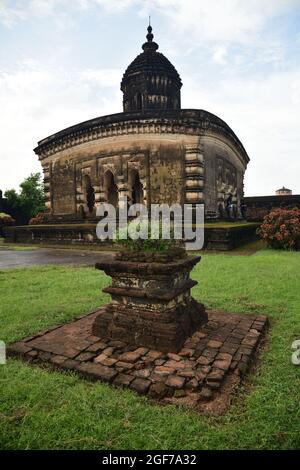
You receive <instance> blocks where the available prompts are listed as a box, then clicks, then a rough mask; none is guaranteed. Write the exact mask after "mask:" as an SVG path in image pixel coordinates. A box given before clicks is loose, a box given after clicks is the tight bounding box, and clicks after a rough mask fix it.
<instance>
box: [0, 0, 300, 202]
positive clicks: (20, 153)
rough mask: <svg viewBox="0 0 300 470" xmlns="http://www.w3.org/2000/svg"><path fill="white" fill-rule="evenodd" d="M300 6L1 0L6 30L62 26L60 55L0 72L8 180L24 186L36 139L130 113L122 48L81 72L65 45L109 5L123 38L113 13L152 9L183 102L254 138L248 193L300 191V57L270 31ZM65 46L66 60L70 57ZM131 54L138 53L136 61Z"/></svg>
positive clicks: (247, 141) (223, 0) (263, 0)
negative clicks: (34, 23) (40, 23)
mask: <svg viewBox="0 0 300 470" xmlns="http://www.w3.org/2000/svg"><path fill="white" fill-rule="evenodd" d="M70 4H71V6H70ZM296 7H298V8H299V7H300V5H299V0H247V1H245V0H210V1H209V2H207V1H206V0H197V1H196V0H184V1H183V0H151V1H150V0H72V1H71V0H15V1H12V0H11V1H10V0H0V22H2V23H3V25H4V26H5V27H7V28H18V24H19V23H20V22H24V21H27V20H30V19H31V18H47V17H51V22H50V21H49V31H48V32H49V37H50V32H51V33H52V34H53V24H54V25H55V26H56V27H57V28H59V32H60V42H59V44H60V46H59V49H58V50H57V53H55V54H56V55H55V54H53V55H51V57H41V58H40V59H39V60H38V61H36V60H32V59H28V58H27V59H26V60H23V62H22V63H21V64H19V65H18V66H16V65H15V64H14V63H10V64H9V72H8V69H5V70H2V71H1V69H0V107H1V114H0V126H1V127H0V128H1V130H2V139H1V151H0V152H1V154H0V162H1V172H0V174H1V176H2V175H3V174H5V186H6V187H12V186H16V185H17V184H18V183H19V182H20V181H21V180H22V179H23V178H24V177H25V176H27V175H28V173H30V172H31V171H33V170H34V169H37V168H39V165H38V162H37V158H36V156H35V155H34V154H33V152H32V148H33V147H34V146H35V145H36V142H37V140H39V139H41V138H44V137H46V136H47V135H50V134H52V133H54V132H56V131H59V130H61V129H63V128H65V127H67V126H70V125H72V124H76V123H77V122H82V121H84V120H87V119H91V118H93V117H95V116H99V115H105V114H111V113H114V112H119V111H120V110H121V107H122V106H121V103H122V96H121V92H120V90H119V84H120V80H121V77H122V73H123V70H121V69H120V68H118V64H117V63H114V60H115V59H114V57H113V52H114V51H113V50H112V51H111V54H112V58H111V61H110V62H108V64H107V65H106V68H104V69H100V68H99V66H98V67H97V66H95V67H94V68H93V64H94V63H95V64H96V63H98V64H99V60H97V61H96V59H95V62H93V60H92V59H91V61H90V63H91V66H89V67H88V68H85V69H84V70H80V69H72V63H71V66H70V62H69V59H70V61H71V60H72V45H71V42H68V41H66V42H64V31H65V30H66V27H68V28H69V29H70V28H72V26H74V25H75V26H76V28H77V27H78V32H79V34H82V33H83V34H84V33H86V31H84V30H82V31H81V30H80V21H79V15H84V14H86V13H89V14H90V13H91V12H93V13H94V12H100V13H102V12H104V13H105V14H106V15H107V16H106V18H105V21H111V25H112V28H111V34H112V36H114V39H115V40H116V42H117V40H118V39H117V38H118V37H120V36H118V34H121V33H120V31H119V30H118V31H116V30H114V19H113V18H110V17H109V16H108V15H111V16H113V15H124V14H125V13H126V12H131V13H132V17H133V20H132V21H136V16H135V15H136V14H138V15H139V16H140V17H142V18H145V20H146V18H147V16H148V14H149V13H150V14H151V15H152V23H153V26H154V32H155V33H156V32H157V33H158V31H156V27H155V24H156V19H157V18H159V19H160V22H161V20H162V19H163V24H165V25H166V27H165V29H163V30H160V31H159V36H160V38H161V39H162V42H164V43H165V45H164V48H163V49H164V50H163V51H162V52H163V53H165V54H166V56H167V57H169V58H170V59H171V60H172V61H174V65H175V66H176V68H178V70H179V71H180V73H181V75H182V78H183V82H184V86H183V89H182V106H183V107H192V108H202V109H207V110H208V111H211V112H213V113H215V114H217V115H219V116H220V117H221V118H222V119H224V120H225V121H226V122H228V124H229V125H230V126H231V127H232V129H233V130H234V131H235V132H236V134H237V135H238V137H239V138H240V139H241V141H242V142H243V144H244V145H245V147H246V150H247V151H248V153H249V156H250V158H251V162H250V165H249V168H248V170H247V172H246V193H247V194H267V193H273V192H274V190H275V189H276V188H277V187H280V186H282V185H283V184H284V185H285V186H288V187H291V188H292V189H293V190H295V191H296V192H298V193H300V183H299V177H298V175H299V173H300V158H299V148H300V137H299V135H300V133H299V122H300V106H299V104H300V64H299V62H298V64H297V63H296V60H297V58H296V57H293V60H292V61H290V63H289V62H288V61H287V54H288V52H289V51H288V46H287V42H285V41H284V39H285V38H284V37H283V36H280V34H278V31H277V29H276V30H275V29H273V30H270V29H269V24H270V22H271V20H272V19H274V18H276V17H280V16H281V15H282V17H284V15H286V13H289V12H290V18H292V15H293V14H294V11H296V10H294V11H293V10H292V9H293V8H296ZM129 8H131V10H129ZM76 15H77V16H76ZM127 18H128V16H127ZM118 24H119V23H118ZM126 27H127V26H126ZM124 29H125V26H124ZM3 31H4V33H5V28H3ZM54 34H56V30H55V32H54ZM299 35H300V33H299V34H298V36H297V35H295V41H297V37H298V40H299V37H300V36H299ZM2 37H3V38H4V34H3V36H2ZM52 37H53V36H52ZM99 37H101V31H99ZM138 40H139V38H137V41H138ZM83 41H84V38H83ZM159 42H160V41H159ZM166 45H167V47H166ZM126 47H128V48H129V47H130V45H129V44H127V45H126ZM126 47H125V45H124V54H125V49H126ZM64 48H66V50H67V54H65V56H64V57H67V59H68V63H67V65H65V62H64V60H62V59H61V57H62V55H61V54H62V50H63V49H64ZM130 50H132V49H130ZM96 51H97V45H96V44H95V52H96ZM137 53H138V50H137ZM96 55H97V53H95V56H96ZM172 55H173V58H172ZM131 58H132V57H131V52H130V54H128V63H129V61H130V60H131ZM174 58H175V60H174ZM49 63H50V64H51V65H49ZM47 64H48V65H47ZM291 64H292V65H291ZM114 67H116V68H114ZM0 185H2V186H3V180H2V178H1V183H0ZM1 189H2V188H1Z"/></svg>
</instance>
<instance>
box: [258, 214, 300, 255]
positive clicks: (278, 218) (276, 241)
mask: <svg viewBox="0 0 300 470" xmlns="http://www.w3.org/2000/svg"><path fill="white" fill-rule="evenodd" d="M257 233H258V235H259V236H260V237H261V238H262V239H263V240H264V241H265V242H266V243H267V245H268V246H269V247H271V248H275V249H283V250H297V249H299V248H300V209H298V208H294V209H273V210H272V211H271V212H270V213H269V214H268V215H266V216H265V218H264V220H263V223H262V224H261V226H260V227H259V228H258V230H257Z"/></svg>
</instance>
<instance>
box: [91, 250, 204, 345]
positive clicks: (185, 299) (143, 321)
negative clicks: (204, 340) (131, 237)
mask: <svg viewBox="0 0 300 470" xmlns="http://www.w3.org/2000/svg"><path fill="white" fill-rule="evenodd" d="M200 259H201V258H200V256H187V255H186V252H185V251H184V250H183V249H182V248H177V249H173V250H168V251H167V252H162V253H149V252H146V253H145V252H141V253H140V252H123V253H119V254H118V255H117V256H116V258H115V259H114V260H111V261H108V262H103V263H98V264H96V268H97V269H101V270H104V271H105V273H106V274H108V275H109V276H110V277H111V278H112V284H111V285H110V286H109V287H106V288H105V289H103V291H104V292H106V293H108V294H110V295H111V297H112V302H111V303H110V304H109V305H107V306H106V307H105V309H104V312H103V313H101V314H100V315H99V316H98V317H97V318H96V320H95V322H94V325H93V334H94V335H95V336H99V337H101V338H103V337H106V338H109V339H111V340H120V341H125V342H127V343H129V344H131V345H132V346H143V347H147V348H152V349H158V350H160V351H163V352H178V351H179V350H180V349H181V347H182V346H183V343H184V342H185V340H186V339H187V338H188V337H189V336H190V335H192V334H193V333H194V331H196V330H197V329H198V328H199V327H200V326H202V325H204V324H205V323H206V322H207V314H206V313H205V308H204V306H203V305H202V304H200V303H198V302H196V301H195V300H194V299H193V298H192V297H191V288H192V287H193V286H195V285H196V284H197V282H196V281H193V280H192V279H190V271H191V270H192V269H193V267H194V266H195V265H196V264H197V263H198V262H199V261H200Z"/></svg>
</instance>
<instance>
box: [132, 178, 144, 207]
mask: <svg viewBox="0 0 300 470" xmlns="http://www.w3.org/2000/svg"><path fill="white" fill-rule="evenodd" d="M131 184H132V190H131V200H132V204H142V203H143V185H142V183H141V181H140V175H139V172H138V171H136V170H134V171H133V172H132V174H131Z"/></svg>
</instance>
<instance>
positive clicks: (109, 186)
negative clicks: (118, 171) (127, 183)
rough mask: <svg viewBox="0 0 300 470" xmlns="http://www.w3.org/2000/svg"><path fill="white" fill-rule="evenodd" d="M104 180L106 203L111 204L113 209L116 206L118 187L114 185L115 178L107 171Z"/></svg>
mask: <svg viewBox="0 0 300 470" xmlns="http://www.w3.org/2000/svg"><path fill="white" fill-rule="evenodd" d="M104 179H105V188H106V194H107V202H109V204H112V205H113V206H114V207H117V205H118V199H119V197H118V187H117V185H116V183H115V177H114V175H113V173H112V172H111V171H110V170H108V171H107V172H106V173H105V176H104Z"/></svg>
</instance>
